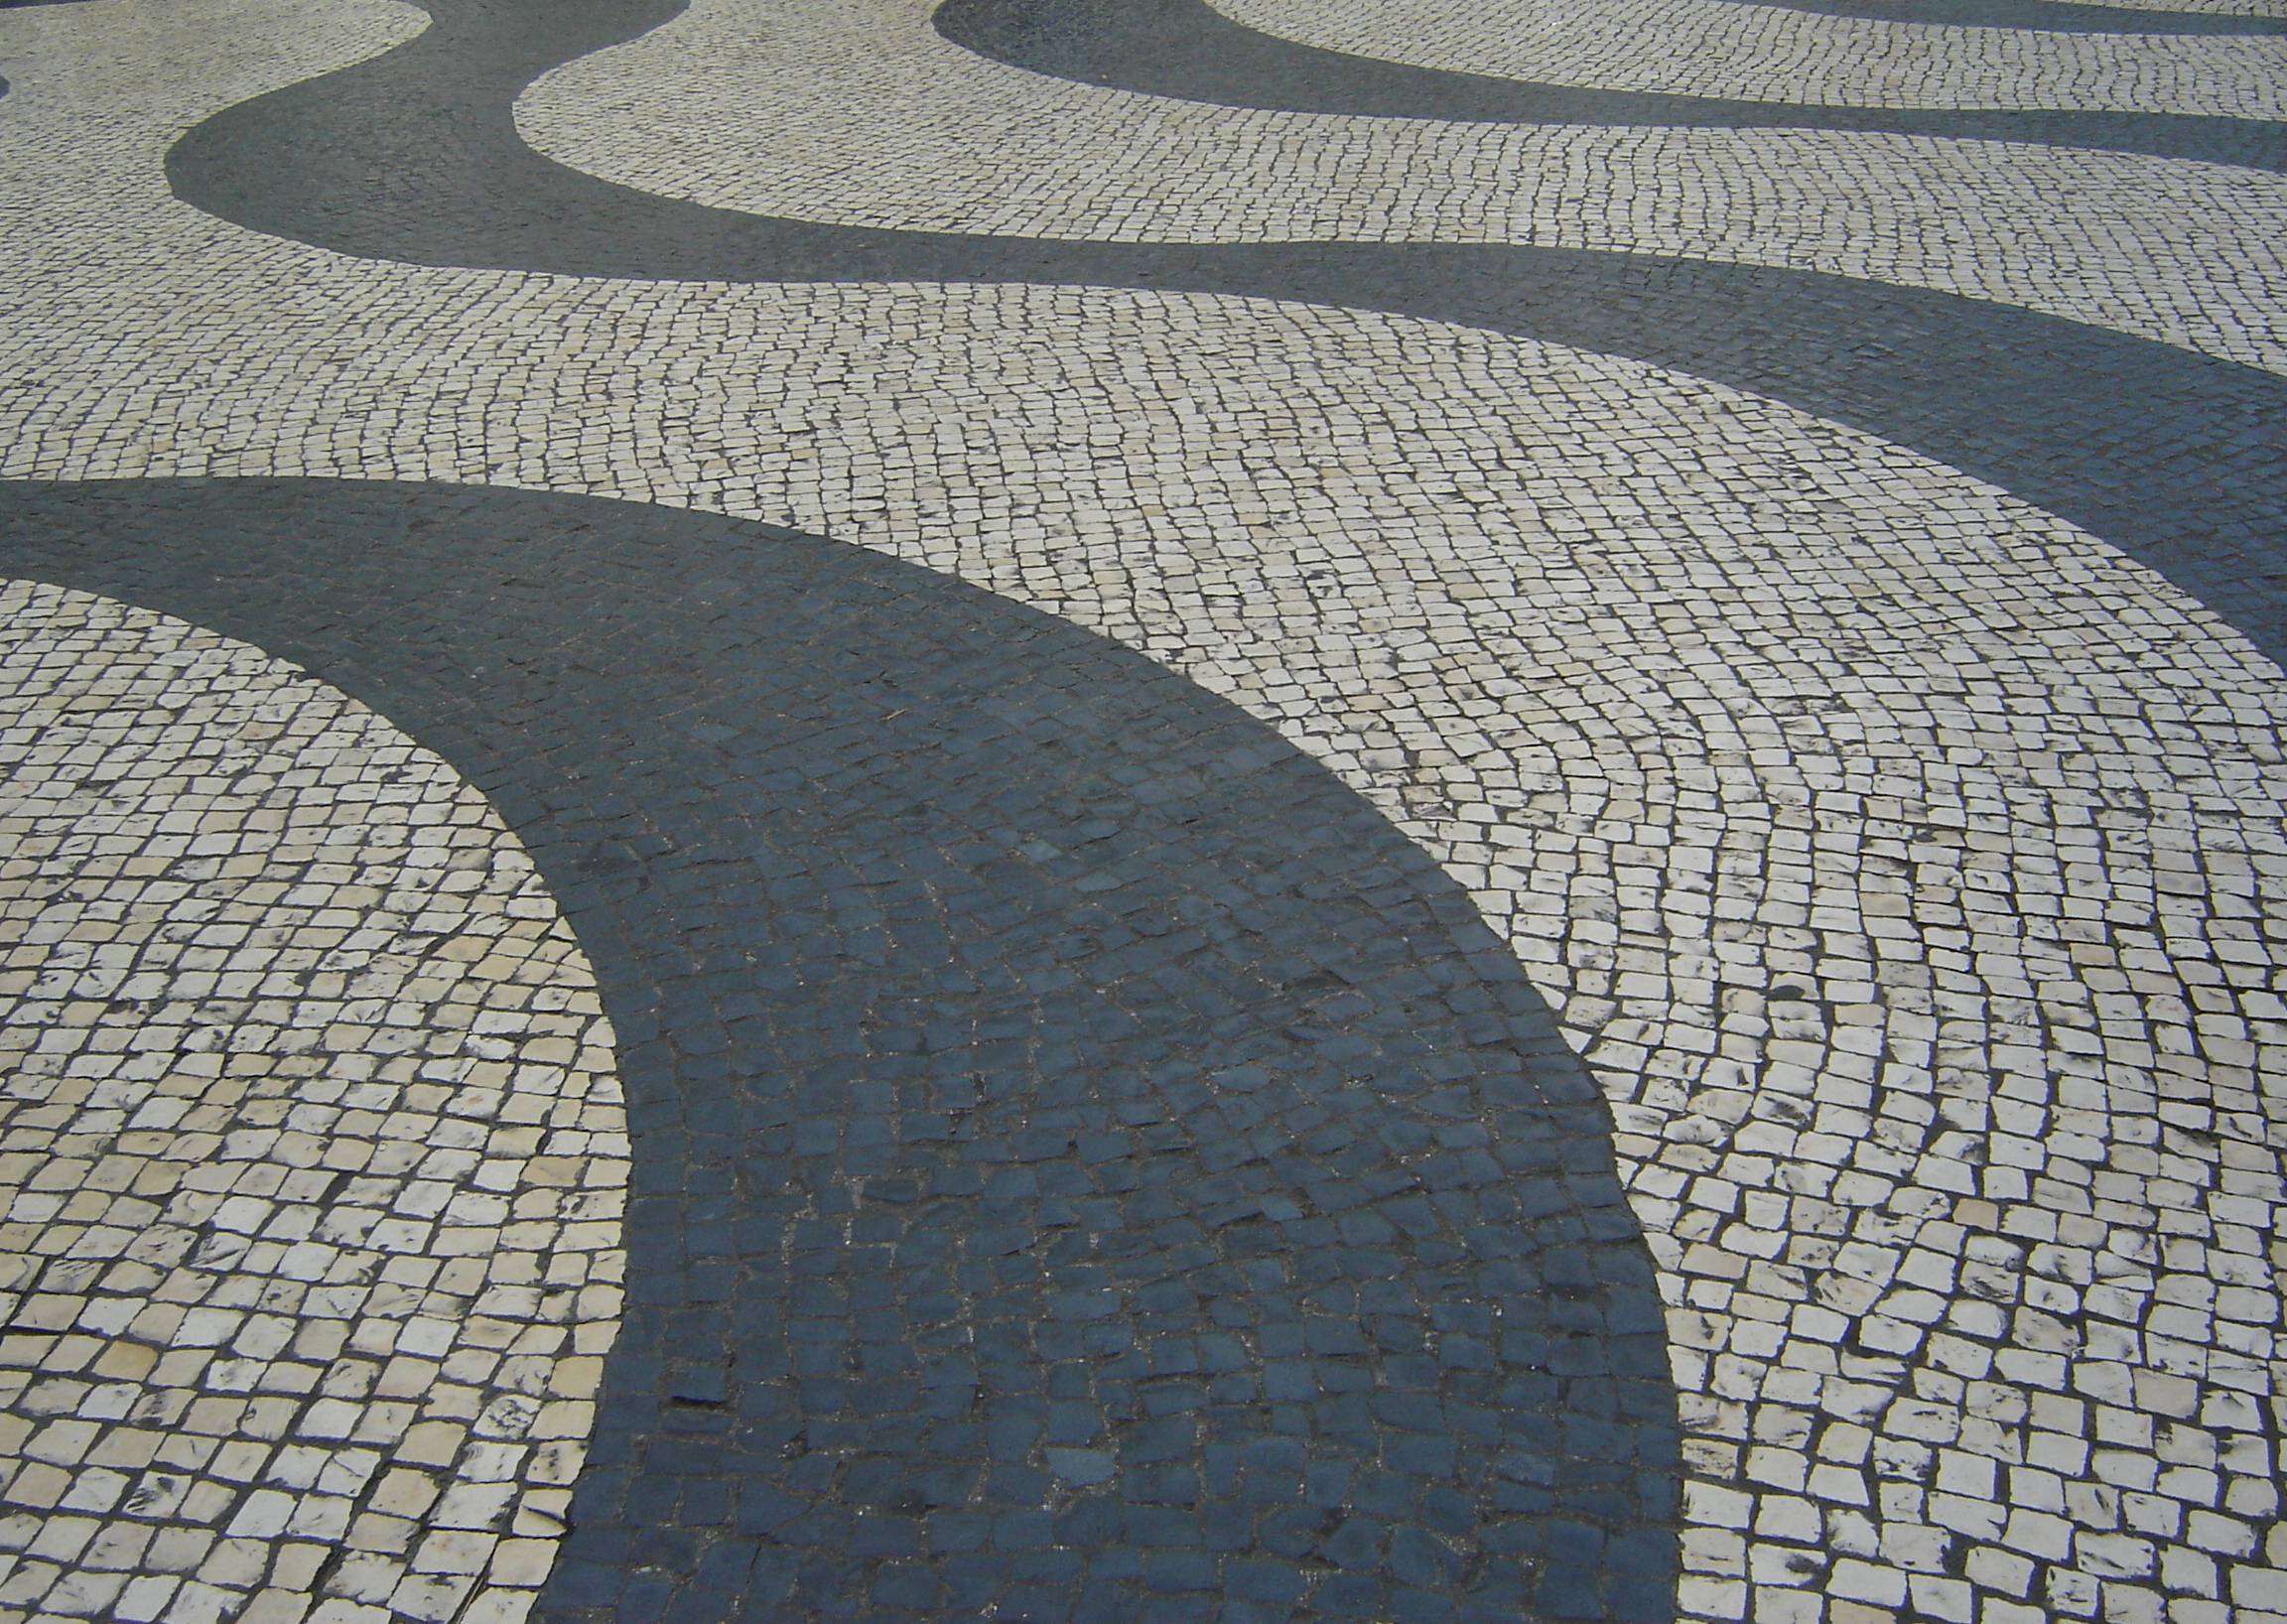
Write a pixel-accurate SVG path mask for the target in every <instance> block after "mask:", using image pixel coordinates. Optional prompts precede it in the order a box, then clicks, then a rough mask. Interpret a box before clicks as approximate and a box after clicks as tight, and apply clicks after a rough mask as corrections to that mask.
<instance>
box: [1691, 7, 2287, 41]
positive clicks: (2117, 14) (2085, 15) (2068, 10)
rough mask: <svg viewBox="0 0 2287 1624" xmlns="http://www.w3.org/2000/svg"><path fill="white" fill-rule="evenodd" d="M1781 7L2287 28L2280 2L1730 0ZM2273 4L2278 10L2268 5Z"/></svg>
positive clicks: (2194, 27) (1934, 17)
mask: <svg viewBox="0 0 2287 1624" xmlns="http://www.w3.org/2000/svg"><path fill="white" fill-rule="evenodd" d="M1725 3H1726V4H1736V5H1775V6H1780V7H1783V8H1785V9H1787V10H1789V11H1807V12H1811V13H1814V14H1816V15H1818V16H1823V17H1867V18H1872V19H1874V20H1876V21H1878V22H1887V23H1940V24H1949V25H1951V26H1954V27H1961V28H2030V29H2057V30H2062V31H2065V32H2069V33H2076V34H2080V33H2086V34H2277V33H2280V32H2282V31H2287V19H2283V18H2282V17H2281V16H2280V15H2279V13H2278V11H2277V9H2276V3H2275V0H2227V3H2226V4H2225V5H2221V6H2185V7H2181V8H2179V7H2178V6H2176V5H2175V4H2174V3H2173V0H2156V3H2154V4H2149V5H2089V4H2083V3H2082V0H1725ZM2267 4H2269V5H2270V6H2271V7H2272V9H2265V8H2266V5H2267Z"/></svg>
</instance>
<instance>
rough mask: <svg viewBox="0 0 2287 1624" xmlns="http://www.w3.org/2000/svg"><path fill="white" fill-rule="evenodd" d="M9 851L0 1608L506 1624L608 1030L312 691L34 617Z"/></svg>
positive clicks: (479, 844)
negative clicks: (296, 1609)
mask: <svg viewBox="0 0 2287 1624" xmlns="http://www.w3.org/2000/svg"><path fill="white" fill-rule="evenodd" d="M0 841H4V842H5V844H6V847H7V851H8V861H7V864H6V867H5V872H4V874H0V958H4V959H5V960H6V963H7V967H8V968H7V969H6V971H5V972H0V1145H4V1146H5V1153H0V1223H4V1224H5V1225H6V1226H7V1227H8V1230H9V1233H10V1234H11V1235H13V1236H25V1237H36V1240H35V1241H34V1242H33V1243H32V1244H26V1245H21V1246H20V1245H18V1244H16V1243H15V1242H13V1241H12V1242H11V1243H10V1245H9V1246H8V1247H7V1248H6V1250H5V1255H4V1256H0V1291H6V1292H8V1293H10V1296H9V1301H10V1303H11V1313H10V1333H11V1334H10V1336H9V1339H8V1344H7V1351H6V1354H5V1357H4V1358H0V1365H4V1366H7V1367H12V1368H9V1369H6V1370H5V1371H0V1382H4V1388H0V1390H4V1391H5V1392H6V1394H7V1398H6V1401H5V1403H4V1404H0V1436H4V1437H5V1438H6V1440H7V1445H8V1447H7V1450H6V1454H7V1456H8V1457H9V1461H8V1466H7V1468H6V1470H5V1482H4V1487H0V1503H5V1504H6V1505H7V1506H8V1507H9V1508H10V1509H11V1511H12V1513H13V1514H14V1515H11V1516H9V1517H8V1518H7V1519H5V1527H6V1530H7V1532H5V1533H0V1549H6V1550H8V1551H9V1552H10V1554H11V1563H10V1565H11V1569H12V1571H11V1573H10V1575H9V1597H10V1600H11V1602H13V1603H16V1604H24V1605H30V1606H33V1607H34V1608H35V1609H36V1610H39V1611H41V1612H42V1614H43V1616H60V1615H64V1614H75V1615H79V1616H87V1615H90V1614H93V1615H97V1616H105V1617H128V1618H158V1617H173V1618H194V1617H201V1616H205V1617H212V1616H215V1615H216V1613H217V1612H228V1613H230V1614H231V1615H232V1616H235V1615H236V1613H237V1612H238V1611H239V1610H240V1609H242V1608H244V1607H245V1606H247V1605H248V1604H249V1599H250V1598H249V1594H248V1593H249V1592H252V1593H253V1597H254V1598H256V1599H255V1601H254V1604H255V1605H258V1606H267V1607H271V1608H273V1609H274V1608H275V1607H276V1605H277V1603H276V1601H270V1602H262V1601H260V1600H259V1599H258V1598H260V1597H261V1596H262V1595H263V1594H265V1593H266V1592H278V1593H279V1599H285V1598H287V1597H298V1596H301V1595H302V1594H304V1593H305V1592H307V1593H310V1594H313V1595H315V1596H318V1597H330V1598H336V1606H339V1605H342V1604H345V1603H347V1602H349V1601H358V1602H368V1603H381V1604H393V1605H395V1606H396V1607H398V1608H400V1609H403V1611H404V1613H405V1614H406V1615H408V1616H422V1615H427V1616H439V1617H442V1616H448V1615H452V1616H459V1611H460V1609H461V1608H462V1607H464V1606H473V1607H476V1608H478V1609H479V1611H482V1610H485V1609H491V1610H495V1611H498V1610H513V1611H518V1612H520V1611H521V1610H522V1608H523V1607H525V1606H528V1605H529V1603H530V1600H531V1597H532V1595H533V1593H534V1591H535V1590H536V1588H537V1587H538V1585H539V1584H540V1583H541V1582H542V1580H543V1579H544V1578H545V1577H546V1575H547V1573H548V1570H549V1568H550V1566H551V1565H552V1564H553V1561H554V1557H555V1553H556V1545H557V1541H556V1538H555V1537H554V1535H552V1534H544V1533H541V1532H539V1531H540V1530H544V1529H553V1530H561V1529H562V1528H563V1527H564V1526H566V1523H567V1521H568V1512H569V1505H570V1499H571V1495H570V1485H571V1483H572V1482H573V1480H574V1478H575V1477H576V1476H577V1475H578V1473H579V1470H580V1466H581V1463H582V1460H583V1459H584V1457H585V1454H586V1448H587V1441H588V1436H589V1433H590V1431H591V1430H592V1428H593V1424H594V1418H595V1402H594V1401H595V1394H596V1389H597V1380H598V1377H599V1375H600V1367H601V1364H602V1355H603V1354H604V1353H605V1351H606V1350H607V1349H608V1348H609V1346H610V1344H611V1341H612V1339H613V1336H614V1334H615V1332H616V1330H617V1326H618V1317H619V1299H620V1291H621V1281H622V1278H623V1275H624V1259H623V1255H622V1254H621V1252H620V1249H619V1247H620V1218H621V1214H622V1210H623V1208H624V1204H625V1203H624V1194H625V1187H626V1183H627V1123H626V1115H625V1112H624V1110H623V1109H622V1108H621V1104H620V1098H619V1091H618V1082H617V1078H616V1075H615V1072H614V1060H613V1053H612V1037H611V1031H610V1027H609V1025H608V1023H607V1022H606V1021H605V1018H604V1016H603V1015H602V1011H601V1007H600V1004H599V1000H598V996H597V990H596V984H595V978H594V975H593V973H592V972H591V971H590V969H589V967H588V964H587V961H586V959H585V957H584V956H583V955H582V954H581V952H580V948H579V944H578V943H577V942H576V941H575V940H574V939H573V936H572V933H571V931H570V929H569V928H568V927H567V926H566V925H565V923H564V920H563V918H562V916H561V915H560V914H559V913H558V912H557V910H556V908H555V906H554V904H553V902H552V901H551V900H550V899H549V897H548V894H547V892H546V890H545V889H544V888H543V887H542V886H541V884H540V882H539V880H538V877H537V875H536V874H535V873H534V871H533V868H532V865H531V862H530V860H529V859H528V858H527V857H526V856H525V854H524V851H523V849H522V848H521V847H520V846H519V845H518V844H517V842H516V840H515V838H514V837H513V836H512V835H511V834H510V833H509V832H508V830H507V829H506V828H505V827H503V826H502V825H501V823H500V820H499V818H498V817H497V816H496V815H495V814H494V813H493V811H492V809H491V808H490V807H489V806H488V805H487V804H486V803H485V802H484V800H483V799H482V797H481V796H479V795H478V794H477V793H476V792H475V791H474V790H473V789H471V787H470V786H469V785H468V784H467V783H466V782H464V781H463V780H462V779H461V778H460V777H459V776H458V775H457V774H456V773H455V772H454V771H453V769H452V768H451V767H450V766H448V765H447V764H446V763H445V762H444V761H443V760H442V759H440V758H439V757H437V756H436V755H434V754H432V753H430V752H429V751H427V750H425V749H423V748H421V747H420V746H419V745H418V744H414V743H413V742H412V741H411V740H410V739H407V738H406V737H405V736H404V735H403V734H401V733H399V732H398V731H397V730H396V729H395V728H393V727H392V726H390V724H389V723H387V722H386V721H384V720H383V719H382V718H380V717H378V716H376V715H374V714H373V713H372V712H370V711H368V710H366V709H365V708H364V707H363V706H361V705H358V704H357V703H356V702H355V701H353V700H351V699H349V698H348V697H347V696H346V695H343V694H341V693H340V692H339V691H338V690H336V689H333V688H330V687H328V686H327V685H325V684H323V683H321V682H318V681H316V680H315V679H313V678H311V677H310V676H309V675H307V674H306V673H304V672H302V671H300V670H298V669H296V668H295V667H293V666H290V665H288V664H286V663H285V662H283V661H280V660H276V659H273V658H271V657H270V656H268V655H266V654H264V653H262V652H261V651H260V650H259V649H256V648H253V647H251V646H250V645H248V644H245V643H241V642H236V641H233V640H231V639H229V638H225V637H221V636H218V635H216V634H214V633H212V632H207V631H203V630H201V629H200V628H198V627H195V626H192V625H189V624H187V623H185V622H184V621H181V620H177V619H174V618H171V617H169V616H166V615H160V614H154V613H150V612H148V611H146V610H142V609H131V608H129V607H128V606H126V605H124V604H120V603H117V602H115V601H112V600H109V599H104V598H98V597H94V596H92V595H89V594H86V593H80V592H71V591H66V590H63V589H59V588H55V587H48V586H40V585H35V584H32V583H25V582H0ZM6 1378H14V1379H13V1380H7V1379H6ZM26 1511H30V1512H32V1513H34V1514H35V1515H34V1517H33V1518H32V1519H27V1518H25V1517H24V1516H23V1515H22V1514H23V1513H24V1512H26ZM27 1521H31V1522H32V1523H33V1528H32V1530H31V1531H30V1532H31V1533H33V1534H36V1535H37V1538H32V1539H30V1540H29V1541H28V1540H27V1538H26V1535H27V1530H26V1529H25V1527H24V1525H25V1523H26V1522H27ZM43 1529H44V1530H45V1532H42V1530H43ZM330 1545H342V1546H345V1547H348V1548H350V1549H349V1550H348V1553H347V1555H346V1556H345V1558H344V1559H343V1560H342V1561H341V1562H340V1563H338V1564H337V1565H336V1566H334V1567H333V1568H332V1570H331V1571H330V1572H328V1573H326V1574H325V1575H323V1576H322V1575H321V1573H320V1562H319V1560H318V1557H319V1556H323V1554H324V1552H325V1550H326V1548H327V1547H328V1546H330Z"/></svg>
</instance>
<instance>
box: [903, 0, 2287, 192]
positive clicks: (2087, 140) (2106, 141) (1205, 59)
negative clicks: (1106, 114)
mask: <svg viewBox="0 0 2287 1624" xmlns="http://www.w3.org/2000/svg"><path fill="white" fill-rule="evenodd" d="M1710 3H1719V4H1728V3H1732V0H1710ZM1914 3H1915V4H1916V5H1917V7H1919V6H1920V4H1921V3H1922V0H1914ZM1964 3H1966V4H1973V5H1974V6H1976V8H1977V9H1980V10H1982V9H1985V7H1986V0H1964ZM2036 3H2040V0H2036ZM932 23H933V25H934V26H935V27H936V29H937V31H938V32H939V33H940V34H942V35H944V36H945V38H946V39H948V40H950V41H952V42H953V43H954V44H956V45H960V46H963V47H965V48H967V49H969V50H971V51H975V52H977V53H978V54H979V55H981V56H986V57H990V58H992V59H993V60H995V61H997V62H1005V63H1008V64H1009V65H1010V66H1011V67H1015V68H1025V69H1027V70H1028V71H1032V72H1037V73H1046V74H1050V75H1053V76H1055V77H1058V78H1069V79H1076V80H1079V81H1081V82H1083V83H1087V84H1097V85H1107V86H1113V87H1117V88H1120V89H1125V90H1134V91H1138V92H1141V93H1143V94H1145V95H1154V96H1167V97H1174V98H1178V99H1183V100H1191V101H1207V102H1216V103H1220V104H1222V105H1225V106H1234V107H1255V108H1263V109H1269V110H1278V111H1285V112H1299V113H1345V114H1351V115H1356V116H1367V117H1382V118H1435V119H1446V120H1470V121H1481V122H1494V123H1519V124H1583V125H1631V124H1637V125H1667V126H1674V127H1679V128H1687V127H1691V126H1695V125H1711V126H1716V127H1720V128H1724V129H1760V128H1782V129H1828V130H1860V131H1886V132H1889V133H1892V134H1901V135H1927V136H1938V137H1946V138H1951V139H1953V140H1974V141H2014V142H2029V143H2038V144H2042V145H2047V146H2061V147H2087V148H2092V149H2108V150H2112V151H2117V152H2137V153H2144V154H2146V155H2148V156H2153V157H2161V158H2183V159H2189V160H2193V161H2195V162H2202V163H2215V164H2236V165H2242V166H2245V167H2247V168H2252V169H2265V170H2273V171H2276V170H2279V169H2281V168H2282V167H2287V127H2283V126H2281V125H2279V124H2278V123H2276V122H2268V121H2263V120H2255V119H2244V118H2223V117H2215V116H2204V115H2199V114H2187V113H2159V112H2148V111H2094V110H2088V109H2047V110H2042V109H2030V108H1992V107H1982V106H1976V105H1965V106H1954V107H1919V106H1907V107H1876V106H1864V105H1816V104H1810V103H1804V102H1792V101H1784V100H1772V101H1749V100H1740V99H1728V100H1727V99H1724V98H1721V97H1717V96H1698V95H1676V94H1660V93H1653V92H1645V91H1632V90H1624V89H1600V88H1595V87H1590V86H1582V85H1575V84H1559V83H1548V82H1536V81H1530V80H1527V79H1525V78H1524V77H1522V76H1521V75H1512V76H1509V77H1499V76H1495V75H1493V74H1490V73H1485V72H1463V71H1459V70H1457V69H1454V68H1425V67H1414V66H1412V65H1410V64H1407V63H1403V62H1392V61H1389V60H1387V59H1383V58H1376V57H1368V56H1353V55H1350V54H1348V53H1346V52H1342V51H1329V50H1325V49H1322V48H1320V47H1317V46H1314V45H1305V44H1303V43H1301V42H1300V41H1297V40H1290V39H1284V38H1281V37H1280V36H1278V35H1277V34H1271V33H1265V32H1264V31H1262V30H1261V29H1256V28H1250V27H1248V26H1247V25H1245V24H1244V23H1241V22H1238V21H1236V20H1234V19H1233V18H1231V17H1228V16H1225V15H1224V14H1223V13H1222V12H1219V11H1216V10H1214V9H1213V8H1212V7H1210V6H1208V5H1207V4H1206V3H1205V0H1139V3H1138V4H1136V5H1127V6H1114V5H1110V4H1105V3H1099V0H945V3H943V4H941V5H939V6H938V7H937V9H936V11H935V12H934V13H933V15H932ZM2279 26H2287V25H2279Z"/></svg>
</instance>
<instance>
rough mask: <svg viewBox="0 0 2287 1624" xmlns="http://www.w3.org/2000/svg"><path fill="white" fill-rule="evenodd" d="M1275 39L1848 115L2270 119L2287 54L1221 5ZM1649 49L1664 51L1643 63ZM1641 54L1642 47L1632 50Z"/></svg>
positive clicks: (1693, 18) (2041, 38)
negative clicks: (2073, 109)
mask: <svg viewBox="0 0 2287 1624" xmlns="http://www.w3.org/2000/svg"><path fill="white" fill-rule="evenodd" d="M1218 9H1221V10H1224V11H1227V12H1228V14H1229V15H1231V16H1232V17H1234V18H1236V19H1237V20H1239V21H1240V22H1242V23H1246V24H1250V25H1252V26H1254V27H1256V28H1260V29H1262V30H1264V31H1265V32H1267V33H1272V34H1277V35H1280V36H1283V37H1287V38H1291V39H1297V40H1302V41H1306V42H1307V43H1309V44H1312V45H1319V46H1324V47H1327V48H1328V49H1331V50H1337V51H1349V52H1355V53H1356V54H1358V55H1360V56H1367V57H1378V58H1382V59H1385V60H1387V61H1391V62H1403V63H1411V64H1413V65H1416V66H1419V67H1432V68H1434V67H1443V68H1463V69H1465V70H1467V71H1470V72H1477V73H1500V74H1508V75H1511V76H1514V77H1517V78H1522V79H1533V80H1550V81H1553V82H1557V83H1565V84H1592V85H1600V86H1602V87H1604V88H1606V89H1613V90H1637V91H1652V92H1660V91H1665V92H1668V93H1671V94H1685V95H1712V96H1730V97H1739V98H1742V99H1746V100H1750V101H1757V100H1777V101H1804V102H1835V103H1839V104H1842V105H1845V106H1909V107H1911V106H1934V105H1935V106H1951V105H1956V104H1965V105H1969V106H2023V105H2034V106H2056V105H2060V104H2061V105H2064V106H2113V107H2122V108H2133V107H2140V108H2143V109H2144V110H2146V111H2153V112H2160V111H2165V112H2176V113H2213V114H2221V115H2222V116H2225V117H2235V118H2275V117H2277V116H2278V113H2277V110H2276V109H2277V106H2278V102H2277V95H2278V86H2277V75H2278V72H2279V64H2280V62H2281V60H2282V58H2281V53H2282V52H2287V41H2280V40H2276V39H2263V38H2245V37H2243V38H2238V39H2220V38H2215V37H2206V38H2202V37H2198V36H2187V35H2173V36H2169V35H2158V36H2155V35H2135V34H2053V33H2040V32H2033V31H2023V30H2020V31H2011V30H2008V29H2001V28H1990V27H1968V28H1963V27H1953V26H1949V25H1944V24H1935V23H1921V22H1914V23H1892V22H1883V21H1878V20H1875V19H1870V18H1858V17H1834V16H1821V15H1815V14H1811V13H1807V12H1801V11H1796V10H1793V9H1791V8H1787V7H1781V6H1750V5H1741V4H1738V3H1736V0H1591V3H1589V4H1586V5H1582V6H1578V7H1565V8H1563V9H1562V10H1555V9H1551V10H1548V11H1546V12H1542V13H1538V14H1536V16H1535V19H1534V23H1535V26H1533V27H1531V28H1504V27H1502V26H1500V24H1499V22H1498V21H1497V20H1496V17H1495V14H1491V13H1484V12H1478V13H1470V12H1467V11H1465V10H1462V9H1457V8H1446V7H1438V6H1434V5H1431V4H1426V3H1422V0H1374V3H1372V4H1368V5H1359V6H1352V7H1347V8H1345V7H1342V6H1339V5H1335V4H1330V3H1328V0H1225V3H1224V4H1223V5H1222V6H1221V7H1219V8H1218ZM1649 38H1658V39H1661V40H1662V41H1663V48H1662V49H1661V50H1658V51H1647V50H1644V49H1642V43H1643V41H1644V40H1646V39H1649ZM1631 42H1633V48H1631Z"/></svg>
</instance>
